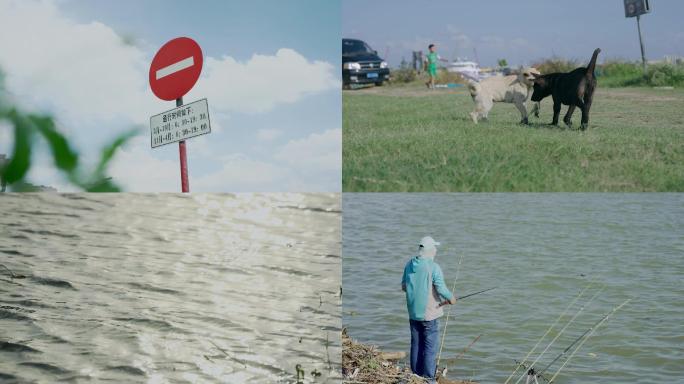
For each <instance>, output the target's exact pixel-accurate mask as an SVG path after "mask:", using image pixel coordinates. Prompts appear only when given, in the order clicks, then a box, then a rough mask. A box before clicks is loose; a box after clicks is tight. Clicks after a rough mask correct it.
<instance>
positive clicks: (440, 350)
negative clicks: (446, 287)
mask: <svg viewBox="0 0 684 384" xmlns="http://www.w3.org/2000/svg"><path fill="white" fill-rule="evenodd" d="M462 261H463V253H461V257H460V258H459V259H458V267H456V278H455V279H454V285H453V287H451V292H454V290H455V289H456V282H457V281H458V275H459V274H460V273H461V262H462ZM439 306H440V307H441V306H442V304H441V303H440V304H439ZM450 315H451V307H449V310H448V311H447V317H446V321H445V322H444V330H443V331H442V341H441V342H440V343H439V354H438V355H437V365H436V366H435V369H437V367H439V361H440V360H441V359H442V348H443V347H444V337H445V336H446V330H447V325H449V316H450ZM435 374H436V373H435Z"/></svg>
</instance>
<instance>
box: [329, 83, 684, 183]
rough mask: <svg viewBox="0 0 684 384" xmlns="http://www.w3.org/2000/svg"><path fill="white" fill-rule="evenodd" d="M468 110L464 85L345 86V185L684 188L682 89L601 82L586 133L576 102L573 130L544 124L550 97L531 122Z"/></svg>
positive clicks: (511, 110) (510, 109) (500, 107)
mask: <svg viewBox="0 0 684 384" xmlns="http://www.w3.org/2000/svg"><path fill="white" fill-rule="evenodd" d="M566 108H567V107H565V106H564V107H563V109H562V110H561V121H562V117H563V114H564V113H565V110H566ZM472 109H473V102H472V100H471V98H470V95H469V94H468V93H467V90H466V89H464V88H457V89H454V90H428V89H426V88H425V86H424V85H422V84H421V83H419V82H414V83H409V84H402V85H392V86H383V87H371V88H367V89H357V90H350V91H344V92H343V150H342V153H343V170H342V180H343V190H344V191H345V192H354V191H359V192H361V191H416V192H417V191H422V192H429V191H437V192H443V191H490V192H491V191H501V192H507V191H537V192H545V191H684V90H682V89H653V88H601V84H600V82H599V85H598V89H597V91H596V93H595V95H594V103H593V106H592V110H591V115H590V116H591V117H590V124H589V128H588V129H587V131H585V132H581V131H579V130H578V127H579V122H580V116H581V113H580V111H579V110H576V111H575V114H574V116H573V123H574V127H573V129H564V125H563V124H562V122H561V125H559V126H558V127H553V126H550V125H548V123H550V122H551V118H552V116H553V111H552V101H551V98H550V97H549V98H547V99H544V101H543V102H542V108H541V114H540V118H539V119H537V118H534V117H531V118H530V125H529V126H524V125H520V124H518V122H519V121H520V114H519V112H518V111H517V109H516V108H515V107H514V106H513V105H512V104H505V103H498V104H496V105H495V106H494V108H493V109H492V111H491V112H490V114H489V121H485V122H480V124H477V125H475V124H474V123H473V122H472V121H471V120H470V118H469V116H468V112H470V111H471V110H472ZM528 109H531V108H528Z"/></svg>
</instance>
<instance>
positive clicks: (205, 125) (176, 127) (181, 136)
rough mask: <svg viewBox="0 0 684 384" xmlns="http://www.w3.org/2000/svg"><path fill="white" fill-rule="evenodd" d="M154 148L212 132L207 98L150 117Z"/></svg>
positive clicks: (151, 139) (151, 141)
mask: <svg viewBox="0 0 684 384" xmlns="http://www.w3.org/2000/svg"><path fill="white" fill-rule="evenodd" d="M150 133H151V137H150V143H151V145H152V148H155V147H159V146H162V145H165V144H170V143H175V142H177V141H181V140H185V139H188V138H190V137H195V136H200V135H206V134H207V133H211V124H210V123H209V104H208V103H207V99H201V100H197V101H193V102H192V103H189V104H185V105H182V106H180V107H177V108H174V109H171V110H169V111H166V112H162V113H160V114H158V115H154V116H152V117H150Z"/></svg>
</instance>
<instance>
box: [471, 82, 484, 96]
mask: <svg viewBox="0 0 684 384" xmlns="http://www.w3.org/2000/svg"><path fill="white" fill-rule="evenodd" d="M481 89H482V88H481V87H480V83H478V82H476V81H472V80H471V81H469V82H468V90H469V91H470V97H472V98H475V96H477V94H478V93H480V90H481Z"/></svg>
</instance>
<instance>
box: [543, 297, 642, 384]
mask: <svg viewBox="0 0 684 384" xmlns="http://www.w3.org/2000/svg"><path fill="white" fill-rule="evenodd" d="M630 301H632V299H627V300H625V301H623V302H622V304H620V305H618V306H617V307H615V308H613V310H612V311H610V312H608V313H607V314H606V315H605V316H603V318H602V319H601V320H599V321H598V322H597V323H596V324H594V325H592V326H591V328H589V330H588V331H590V332H589V333H588V334H587V332H584V333H583V334H582V336H580V338H582V337H584V335H586V337H584V339H583V340H582V342H581V343H580V344H579V345H578V346H577V348H575V350H574V351H572V353H571V354H570V356H568V358H567V359H566V360H565V362H563V365H561V366H560V368H558V370H557V371H556V373H554V375H553V376H552V377H551V380H549V383H553V380H554V379H555V378H556V376H558V374H559V373H560V371H561V370H562V369H563V368H564V367H565V366H566V365H567V364H568V362H569V361H570V360H571V359H572V358H573V357H574V356H575V354H576V353H577V351H579V349H580V348H582V345H584V343H585V342H586V341H587V340H588V339H589V338H590V337H591V336H592V335H593V334H594V332H596V330H597V329H598V328H599V327H600V326H601V325H602V324H603V323H604V322H606V320H608V319H609V318H610V317H611V316H612V315H613V314H614V313H615V312H617V311H618V310H620V308H622V307H624V306H625V305H627V303H629V302H630ZM576 342H577V341H573V344H575V343H576ZM565 352H566V351H563V354H564V353H565ZM561 355H562V354H561ZM559 357H560V356H559ZM559 357H557V358H556V359H554V361H555V360H558V358H559ZM547 368H548V367H547Z"/></svg>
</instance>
